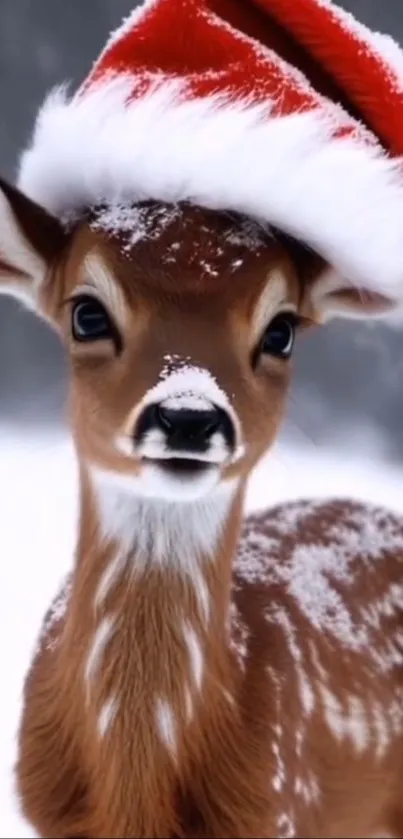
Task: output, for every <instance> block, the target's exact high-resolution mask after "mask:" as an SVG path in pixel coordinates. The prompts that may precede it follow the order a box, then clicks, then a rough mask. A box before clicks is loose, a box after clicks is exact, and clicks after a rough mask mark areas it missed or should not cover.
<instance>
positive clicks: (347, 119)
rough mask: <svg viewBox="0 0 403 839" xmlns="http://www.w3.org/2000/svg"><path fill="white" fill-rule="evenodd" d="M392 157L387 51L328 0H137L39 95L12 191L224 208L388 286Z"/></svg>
mask: <svg viewBox="0 0 403 839" xmlns="http://www.w3.org/2000/svg"><path fill="white" fill-rule="evenodd" d="M402 153H403V53H402V52H401V51H400V49H399V47H398V46H397V44H395V43H394V42H393V41H392V39H391V38H390V37H389V36H385V35H380V34H377V33H373V32H371V31H370V30H369V29H367V28H366V27H365V26H363V25H361V24H359V23H357V22H356V21H355V20H354V18H353V17H352V16H351V15H349V14H348V13H347V12H344V11H342V10H341V9H340V8H338V7H337V6H336V5H335V4H334V3H332V2H331V0H292V2H290V0H146V1H145V2H144V4H143V5H142V6H141V7H140V8H136V9H135V10H134V11H133V13H132V14H131V15H130V16H129V18H128V19H127V20H126V21H125V22H124V23H123V24H122V26H121V27H120V28H119V29H118V30H117V32H115V33H114V34H113V35H112V36H111V37H110V40H109V42H108V43H107V45H106V47H105V49H104V51H103V52H102V53H101V56H100V58H99V59H98V61H97V62H96V63H95V65H94V66H93V68H92V70H91V72H90V74H89V76H88V78H87V79H86V80H85V82H84V83H83V84H82V86H81V88H80V89H79V90H78V91H77V92H76V93H75V95H73V96H72V97H71V98H69V96H68V95H67V93H66V91H65V89H58V90H57V91H56V92H53V93H52V94H50V96H49V97H48V98H47V100H46V101H45V104H44V105H43V107H42V109H41V111H40V113H39V115H38V118H37V123H36V127H35V131H34V135H33V139H32V143H31V146H30V147H29V148H28V150H27V151H26V152H25V153H24V155H23V156H22V160H21V167H20V176H19V186H20V187H21V188H22V189H23V190H24V191H25V192H26V193H27V194H28V195H29V196H30V197H31V198H33V199H34V200H36V201H37V202H39V203H40V204H42V205H43V206H44V207H46V208H47V209H48V210H49V211H50V212H52V213H53V214H55V215H57V216H58V217H60V218H61V219H62V220H68V219H71V218H72V217H74V216H76V215H79V214H80V212H82V211H83V210H84V209H85V208H90V207H94V206H97V205H100V204H105V203H106V204H116V205H126V204H127V203H133V202H135V201H137V200H143V199H156V200H161V201H168V202H176V201H181V200H186V201H191V202H193V203H195V204H199V205H201V206H205V207H209V208H214V209H218V210H231V211H239V212H242V213H244V214H247V215H249V216H251V217H253V218H256V219H258V220H264V221H266V222H269V223H270V224H272V225H273V226H275V227H277V228H279V229H280V230H282V231H284V232H285V233H287V234H290V235H291V236H293V237H295V238H297V239H299V240H301V241H302V242H304V243H305V244H306V245H308V246H309V247H311V248H313V249H314V250H315V251H317V252H318V253H319V254H320V255H321V256H323V257H324V258H325V259H326V260H327V261H328V262H329V263H330V264H331V265H333V266H334V267H335V268H336V270H337V271H338V272H340V274H342V275H343V276H344V277H345V278H348V279H349V280H351V281H352V282H354V283H358V284H360V285H362V284H364V285H366V286H367V287H368V288H373V289H375V290H377V291H382V292H383V293H386V294H387V293H391V294H392V295H396V292H397V289H400V292H401V290H402V287H403V164H402V160H401V159H400V157H399V156H400V155H402ZM400 296H401V294H400Z"/></svg>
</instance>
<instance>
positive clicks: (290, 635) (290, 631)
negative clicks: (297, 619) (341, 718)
mask: <svg viewBox="0 0 403 839" xmlns="http://www.w3.org/2000/svg"><path fill="white" fill-rule="evenodd" d="M265 614H266V619H267V620H268V621H269V622H270V623H275V624H277V625H279V626H281V627H282V629H283V631H284V634H285V638H286V642H287V646H288V649H289V652H290V654H291V657H292V659H293V662H294V665H295V669H296V673H297V677H298V686H299V695H300V700H301V706H302V710H303V711H304V714H305V715H306V716H307V717H310V716H311V715H312V713H313V710H314V708H315V694H314V692H313V689H312V685H311V683H310V680H309V679H308V676H307V673H306V671H305V670H304V666H303V665H304V661H303V655H302V651H301V648H300V646H299V644H298V639H297V630H296V628H295V626H294V624H293V623H292V620H291V617H290V615H289V614H288V612H287V611H286V609H285V608H284V607H282V606H278V607H274V606H273V607H271V608H269V609H267V610H266V613H265Z"/></svg>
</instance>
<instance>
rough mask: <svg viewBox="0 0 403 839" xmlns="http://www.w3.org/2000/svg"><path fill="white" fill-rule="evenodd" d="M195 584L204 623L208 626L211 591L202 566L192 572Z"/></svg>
mask: <svg viewBox="0 0 403 839" xmlns="http://www.w3.org/2000/svg"><path fill="white" fill-rule="evenodd" d="M192 580H193V585H194V588H195V592H196V596H197V599H198V603H199V609H200V615H201V618H202V620H203V623H205V625H206V626H207V625H208V623H209V620H210V599H211V598H210V592H209V589H208V585H207V583H206V580H205V579H204V575H203V572H202V570H201V569H200V568H196V567H195V568H194V570H193V574H192Z"/></svg>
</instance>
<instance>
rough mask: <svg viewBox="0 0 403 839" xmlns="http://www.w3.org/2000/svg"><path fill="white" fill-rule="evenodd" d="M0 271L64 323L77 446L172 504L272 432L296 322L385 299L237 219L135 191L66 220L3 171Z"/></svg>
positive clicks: (255, 454)
mask: <svg viewBox="0 0 403 839" xmlns="http://www.w3.org/2000/svg"><path fill="white" fill-rule="evenodd" d="M0 282H1V290H2V291H4V292H5V293H10V294H12V295H15V296H17V297H22V298H23V299H24V300H26V301H27V302H28V303H29V304H30V305H31V306H33V307H35V309H36V310H37V311H38V313H39V314H41V315H42V316H45V317H46V318H47V319H48V320H49V321H50V322H51V324H52V325H53V326H54V327H55V328H56V329H57V331H58V332H59V334H60V336H61V339H62V341H63V343H64V346H65V348H66V350H67V353H68V355H69V357H70V367H71V417H72V426H73V433H74V436H75V440H76V444H77V448H78V452H79V455H80V457H81V459H82V460H84V461H85V462H86V463H87V464H89V465H90V466H91V467H92V468H94V469H95V470H98V472H99V473H102V474H103V475H104V476H105V475H107V476H108V478H109V479H110V480H111V481H112V482H116V483H117V484H119V485H120V486H124V487H125V489H126V490H129V491H130V493H133V494H134V495H136V496H140V497H146V498H159V499H165V500H170V501H177V502H187V501H192V500H195V499H197V498H202V497H204V496H205V495H207V494H208V493H210V492H211V491H212V490H214V489H215V488H217V487H219V486H220V485H222V484H225V483H227V482H228V481H230V480H231V479H241V480H242V479H244V478H246V477H247V475H248V474H249V472H250V470H251V468H252V467H253V466H254V464H255V463H256V462H257V461H258V460H259V458H260V457H261V456H262V454H263V453H264V452H265V451H266V449H267V448H268V447H269V446H270V445H271V443H272V441H273V439H274V437H275V435H276V433H277V429H278V427H279V424H280V422H281V418H282V415H283V412H284V405H285V399H286V395H287V389H288V384H289V380H290V358H291V355H292V350H293V346H294V338H295V334H296V332H298V330H299V329H300V328H302V327H304V326H305V325H308V324H310V323H313V322H320V321H322V320H324V319H326V317H327V316H328V315H329V313H330V314H335V313H337V312H339V311H342V312H343V313H346V314H351V313H353V314H361V315H362V314H365V313H368V312H370V313H372V311H375V310H377V308H380V309H382V308H384V307H387V305H388V301H386V300H385V298H382V297H380V296H379V297H377V296H376V295H374V294H371V295H369V294H365V293H363V291H362V290H360V289H353V288H352V287H349V288H347V287H346V284H344V285H343V284H342V283H340V281H338V280H337V278H336V276H335V275H333V274H332V273H331V272H330V271H329V270H326V267H325V266H324V263H323V262H322V261H321V260H320V259H319V258H316V257H315V258H314V257H312V256H310V255H307V254H306V252H304V251H302V249H301V248H299V246H296V245H295V243H291V242H288V241H287V240H285V239H283V238H282V237H278V236H276V235H275V234H274V233H273V232H272V231H271V230H270V229H269V228H268V227H267V228H264V227H263V226H261V225H259V224H257V223H254V222H251V221H248V219H246V218H245V217H241V216H237V215H235V214H226V213H221V212H220V213H219V212H215V211H211V210H204V209H201V208H200V207H195V206H192V205H190V204H185V203H184V204H178V205H165V204H162V203H156V202H145V203H143V204H138V205H136V206H131V207H127V208H122V207H120V208H119V209H116V208H115V209H113V208H111V207H103V208H99V210H97V211H96V212H93V213H92V214H91V215H90V216H88V217H87V218H86V220H85V221H82V222H81V223H80V224H77V225H76V227H75V228H74V229H72V230H71V231H70V232H69V233H66V232H65V231H64V229H63V228H62V226H61V225H60V224H59V222H58V221H57V220H56V219H55V218H53V217H51V216H49V215H48V214H47V213H46V212H45V211H43V210H42V209H41V208H40V207H38V206H36V205H35V204H34V203H32V202H31V201H29V200H28V199H27V198H25V197H24V196H23V195H22V194H21V193H20V192H18V191H17V190H15V189H14V188H11V187H9V186H8V185H6V184H5V183H1V191H0Z"/></svg>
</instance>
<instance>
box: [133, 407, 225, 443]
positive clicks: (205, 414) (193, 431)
mask: <svg viewBox="0 0 403 839" xmlns="http://www.w3.org/2000/svg"><path fill="white" fill-rule="evenodd" d="M153 429H158V430H159V431H162V432H163V434H164V438H165V445H168V446H169V447H170V448H171V449H173V450H174V449H176V450H177V451H181V450H182V451H189V452H207V450H208V448H209V445H210V443H211V438H212V437H213V435H214V434H216V433H217V432H218V433H220V434H221V435H222V437H223V439H224V442H225V444H226V445H227V447H228V449H230V450H231V449H233V448H234V447H235V436H236V432H235V427H234V424H233V422H232V419H231V417H230V415H229V414H228V413H227V411H225V410H224V409H223V408H220V407H218V406H216V405H212V406H211V408H209V409H208V410H203V411H197V410H192V409H190V408H168V407H165V406H164V405H161V404H158V405H157V404H155V403H154V404H152V405H148V406H147V407H146V408H145V409H144V411H142V413H141V415H140V417H139V419H138V421H137V423H136V427H135V429H134V439H135V441H136V442H137V443H140V442H141V440H142V439H143V438H144V437H145V436H146V435H147V434H148V433H149V432H151V431H152V430H153Z"/></svg>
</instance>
